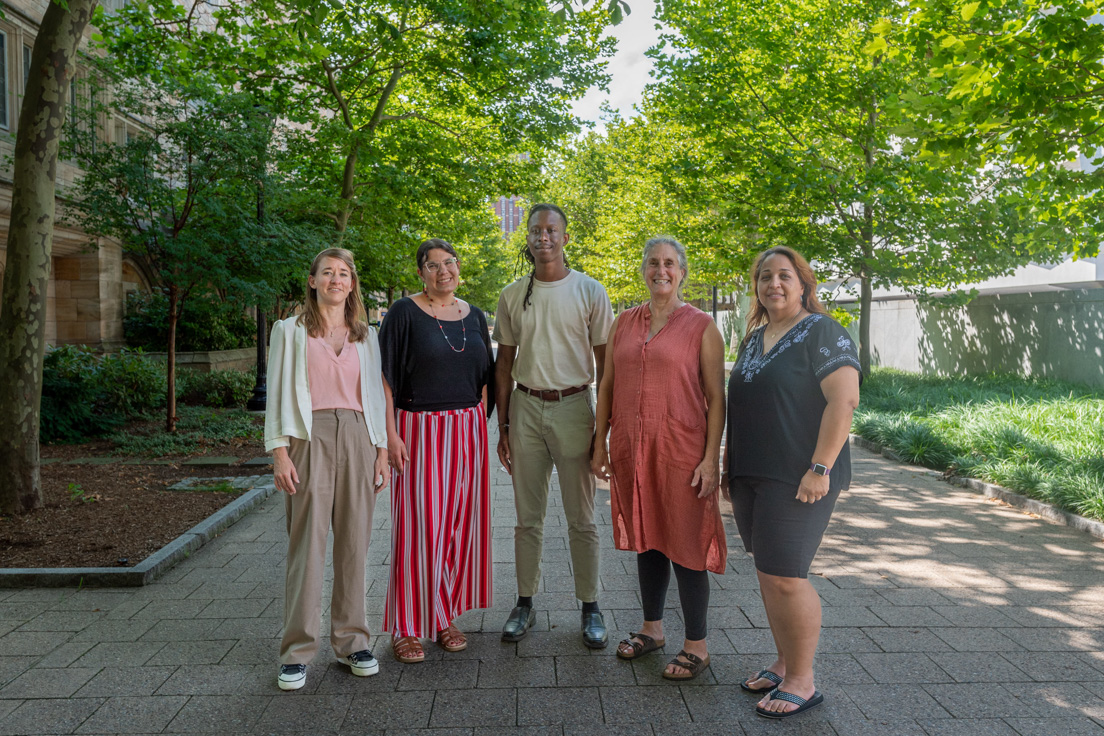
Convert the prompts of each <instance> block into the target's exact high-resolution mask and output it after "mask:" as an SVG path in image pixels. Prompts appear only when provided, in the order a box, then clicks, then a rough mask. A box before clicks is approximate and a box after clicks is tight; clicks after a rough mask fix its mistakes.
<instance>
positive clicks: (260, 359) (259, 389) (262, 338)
mask: <svg viewBox="0 0 1104 736" xmlns="http://www.w3.org/2000/svg"><path fill="white" fill-rule="evenodd" d="M255 109H256V111H257V113H258V114H259V115H261V116H263V117H264V119H265V122H266V126H267V125H268V123H269V122H270V121H269V118H268V115H267V113H266V112H265V110H264V108H263V107H262V106H261V105H256V106H255ZM269 132H270V134H271V129H269ZM262 145H263V146H264V148H262V149H261V155H260V156H259V157H258V163H259V166H258V167H257V229H258V231H260V232H262V233H263V231H264V221H265V192H264V174H265V169H264V160H265V155H264V154H265V151H266V150H267V148H268V136H265V137H264V138H263V144H262ZM267 337H268V329H267V325H266V324H265V312H264V307H263V306H261V305H260V304H258V305H257V383H256V384H255V385H254V386H253V396H252V397H250V399H249V401H247V402H246V403H245V408H246V409H248V410H249V411H264V410H265V408H266V407H267V406H268V355H267V351H266V348H267V347H268V346H267V345H266V344H265V343H266V342H267Z"/></svg>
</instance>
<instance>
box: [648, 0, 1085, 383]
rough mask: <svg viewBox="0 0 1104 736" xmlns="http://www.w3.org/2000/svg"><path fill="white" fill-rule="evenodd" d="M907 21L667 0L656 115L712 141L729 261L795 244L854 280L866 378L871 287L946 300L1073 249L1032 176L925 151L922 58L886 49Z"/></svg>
mask: <svg viewBox="0 0 1104 736" xmlns="http://www.w3.org/2000/svg"><path fill="white" fill-rule="evenodd" d="M898 13H899V6H898V4H897V3H895V2H892V1H891V0H874V1H873V2H862V3H857V2H843V3H841V2H834V1H832V0H801V1H800V2H792V1H789V0H787V1H785V2H784V1H783V0H754V1H749V0H720V1H719V2H708V3H707V2H703V1H702V0H672V1H671V2H666V3H664V4H663V6H662V13H661V16H660V18H661V20H663V21H664V22H665V23H666V24H667V25H668V26H669V27H670V28H671V29H672V32H671V33H669V34H668V35H666V36H665V37H664V43H663V46H662V47H661V48H660V49H659V50H657V51H656V52H655V55H656V58H657V64H658V73H659V81H658V82H657V83H656V84H655V85H653V86H652V88H651V97H650V100H649V103H648V106H647V107H646V109H648V110H650V111H652V112H653V114H654V115H656V116H657V117H660V118H665V119H667V120H670V121H672V122H677V123H679V124H682V125H685V126H687V127H689V128H690V129H691V130H692V131H693V135H694V136H695V137H696V138H697V139H698V140H699V141H700V142H701V143H702V145H703V147H704V150H705V151H706V156H705V158H704V166H703V171H706V172H710V174H711V176H713V177H714V178H715V181H716V182H717V187H716V190H717V191H718V192H723V194H721V195H720V196H721V198H722V199H724V200H727V202H728V203H729V207H728V214H729V216H730V217H731V218H732V223H733V227H732V228H730V232H731V233H732V237H733V238H738V239H741V240H742V242H738V243H736V244H734V248H733V249H734V250H742V251H749V250H755V251H758V250H761V249H762V248H765V247H768V246H771V245H774V244H786V245H790V246H792V247H795V248H797V249H798V250H800V251H802V252H803V253H804V255H806V256H807V257H808V258H810V260H812V261H814V262H815V265H816V267H817V269H818V271H819V274H820V277H821V278H822V279H824V280H840V281H841V282H843V283H844V284H847V283H850V282H851V280H856V281H857V282H858V284H859V285H860V291H861V299H860V303H861V322H860V343H861V353H862V360H863V365H864V368H867V367H869V364H870V346H869V339H868V336H869V307H870V299H871V294H872V290H873V288H875V287H888V286H895V287H899V288H902V289H905V290H907V291H910V292H913V293H927V292H931V291H933V290H943V289H951V288H953V287H955V286H956V285H959V284H964V283H969V282H971V281H976V280H981V279H984V278H987V277H990V276H994V275H998V274H1003V273H1009V272H1011V271H1012V270H1013V269H1014V268H1016V267H1017V266H1018V265H1020V264H1023V263H1026V262H1028V261H1029V260H1032V259H1035V258H1047V257H1054V256H1055V255H1056V254H1061V253H1064V252H1066V251H1068V250H1069V249H1070V247H1071V245H1072V243H1073V241H1074V240H1075V236H1074V234H1073V233H1072V229H1071V228H1070V227H1069V223H1068V222H1063V221H1060V220H1051V221H1047V220H1045V219H1044V218H1042V217H1039V215H1040V214H1041V213H1042V212H1045V211H1046V210H1047V208H1048V207H1049V206H1050V204H1051V203H1050V202H1049V201H1048V194H1047V192H1046V190H1045V188H1041V187H1038V186H1034V185H1033V184H1032V180H1031V179H1029V178H1028V177H1027V174H1028V173H1029V172H1028V171H1027V170H1026V168H1025V167H1024V166H1023V165H1020V164H1017V163H1016V162H1013V161H1009V160H1006V159H1004V160H986V159H983V158H982V157H981V156H980V155H979V154H978V153H977V152H973V153H971V154H970V155H962V156H960V157H958V158H955V159H950V158H939V157H932V156H928V155H924V154H923V152H920V153H918V152H917V151H916V150H915V146H914V145H913V143H914V142H913V141H910V140H909V139H908V138H907V130H908V125H909V124H910V122H912V121H911V120H910V118H909V114H910V113H909V110H908V108H907V106H904V105H900V104H898V102H899V101H900V100H901V99H902V97H903V96H906V95H908V94H910V93H912V92H913V91H914V90H915V89H916V87H917V84H918V81H917V80H921V79H925V78H926V77H927V66H926V60H925V59H924V58H923V56H922V55H918V54H914V53H906V52H905V51H904V50H899V51H898V52H897V53H880V52H879V50H878V49H879V46H878V42H879V39H880V36H879V35H878V32H879V31H880V30H881V29H882V28H883V27H884V25H885V23H886V22H887V20H888V19H891V18H894V17H896V15H897V14H898ZM691 206H692V205H691ZM697 206H698V207H707V206H709V203H708V202H705V201H703V202H699V203H697Z"/></svg>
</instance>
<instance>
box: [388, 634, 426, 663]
mask: <svg viewBox="0 0 1104 736" xmlns="http://www.w3.org/2000/svg"><path fill="white" fill-rule="evenodd" d="M391 651H392V652H393V653H394V654H395V659H397V660H399V661H400V662H402V663H403V664H414V663H415V662H424V661H425V650H424V649H422V642H421V640H420V639H418V637H416V636H400V637H395V636H392V637H391Z"/></svg>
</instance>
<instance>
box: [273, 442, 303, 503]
mask: <svg viewBox="0 0 1104 736" xmlns="http://www.w3.org/2000/svg"><path fill="white" fill-rule="evenodd" d="M272 476H273V478H274V479H275V481H276V489H277V490H280V491H283V492H284V493H286V494H288V495H289V496H294V495H295V486H297V485H299V473H297V472H295V464H294V463H292V462H291V456H290V455H288V451H287V448H286V447H277V448H276V449H274V450H273V451H272Z"/></svg>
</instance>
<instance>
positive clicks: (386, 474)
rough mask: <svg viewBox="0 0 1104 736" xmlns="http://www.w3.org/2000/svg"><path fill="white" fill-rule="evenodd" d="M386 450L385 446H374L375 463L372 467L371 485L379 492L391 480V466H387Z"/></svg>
mask: <svg viewBox="0 0 1104 736" xmlns="http://www.w3.org/2000/svg"><path fill="white" fill-rule="evenodd" d="M388 454H389V453H388V452H387V448H386V447H377V448H376V464H375V467H374V468H373V469H372V480H373V482H374V483H373V487H374V488H375V489H376V493H379V492H380V491H382V490H383V489H384V488H386V487H387V484H388V483H390V482H391V468H389V467H388V466H387V457H388Z"/></svg>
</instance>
